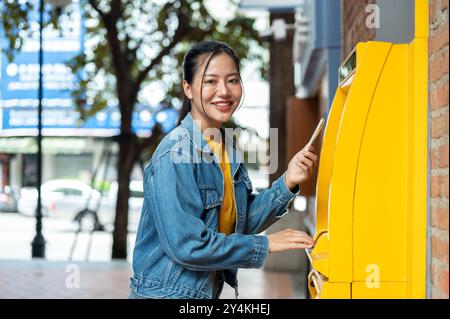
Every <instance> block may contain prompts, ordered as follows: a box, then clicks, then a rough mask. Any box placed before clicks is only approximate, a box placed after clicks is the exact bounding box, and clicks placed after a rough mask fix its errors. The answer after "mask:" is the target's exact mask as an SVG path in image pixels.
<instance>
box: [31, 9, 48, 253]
mask: <svg viewBox="0 0 450 319" xmlns="http://www.w3.org/2000/svg"><path fill="white" fill-rule="evenodd" d="M43 20H44V0H39V88H38V100H39V104H38V136H37V144H38V153H37V190H38V198H37V209H36V235H35V237H34V239H33V242H32V243H31V256H32V258H45V239H44V236H43V234H42V199H41V184H42V95H43V86H42V65H43V62H44V61H43V58H44V54H43V48H42V33H43V24H44V22H43Z"/></svg>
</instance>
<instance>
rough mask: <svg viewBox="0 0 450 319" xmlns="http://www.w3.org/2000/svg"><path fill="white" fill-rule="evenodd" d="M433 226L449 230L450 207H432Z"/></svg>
mask: <svg viewBox="0 0 450 319" xmlns="http://www.w3.org/2000/svg"><path fill="white" fill-rule="evenodd" d="M431 226H433V227H436V228H438V229H442V230H448V208H443V207H439V208H432V209H431Z"/></svg>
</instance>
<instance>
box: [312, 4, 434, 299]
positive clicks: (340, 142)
mask: <svg viewBox="0 0 450 319" xmlns="http://www.w3.org/2000/svg"><path fill="white" fill-rule="evenodd" d="M414 10H415V37H414V39H413V40H412V41H411V42H410V43H408V44H394V43H388V42H366V43H359V44H357V46H356V48H355V49H354V51H353V52H352V53H351V54H350V55H349V56H348V57H347V59H346V60H345V61H344V63H343V64H342V65H341V67H340V70H339V75H340V84H339V87H338V88H337V90H336V94H335V97H334V100H333V104H332V107H331V109H330V112H329V115H328V119H327V124H326V128H325V132H324V139H323V144H322V150H321V156H320V166H319V172H318V180H317V186H316V187H317V188H316V190H317V191H316V223H317V224H316V234H315V241H316V244H315V246H314V248H313V249H312V251H311V252H310V255H311V262H312V271H311V272H310V274H309V277H308V288H309V292H310V295H311V297H313V298H425V290H426V225H427V150H428V147H427V133H428V129H427V118H428V115H427V114H428V113H427V108H428V97H427V90H428V71H427V70H428V1H424V0H417V1H416V2H415V9H414Z"/></svg>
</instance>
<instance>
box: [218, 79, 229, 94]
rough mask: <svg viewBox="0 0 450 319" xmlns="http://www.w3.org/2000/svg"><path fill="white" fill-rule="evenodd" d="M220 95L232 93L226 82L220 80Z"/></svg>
mask: <svg viewBox="0 0 450 319" xmlns="http://www.w3.org/2000/svg"><path fill="white" fill-rule="evenodd" d="M217 93H218V94H219V95H220V96H229V95H230V89H229V88H228V86H227V85H226V83H223V82H219V87H218V92H217Z"/></svg>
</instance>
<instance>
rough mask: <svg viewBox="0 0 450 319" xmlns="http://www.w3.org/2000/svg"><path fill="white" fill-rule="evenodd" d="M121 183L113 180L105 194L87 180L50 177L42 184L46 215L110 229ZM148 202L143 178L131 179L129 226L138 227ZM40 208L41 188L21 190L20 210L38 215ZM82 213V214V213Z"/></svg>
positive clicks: (30, 214)
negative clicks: (38, 193) (38, 200)
mask: <svg viewBox="0 0 450 319" xmlns="http://www.w3.org/2000/svg"><path fill="white" fill-rule="evenodd" d="M117 189H118V186H117V182H112V183H111V185H110V188H109V191H108V192H107V193H106V194H104V195H102V194H101V193H100V192H99V191H97V190H95V189H93V188H92V187H91V186H89V185H87V184H86V183H84V182H82V181H78V180H62V179H59V180H50V181H47V182H45V183H43V184H42V186H41V192H42V193H41V196H42V211H43V214H44V216H48V217H61V218H67V219H74V220H75V221H76V222H78V223H79V224H80V225H81V224H82V223H83V224H86V226H84V225H83V226H80V227H82V228H83V229H88V228H90V227H94V228H95V229H97V230H101V229H104V227H103V226H105V225H106V226H107V229H108V230H112V229H111V227H110V226H111V225H113V224H114V219H115V207H116V200H117ZM143 201H144V191H143V185H142V181H131V182H130V198H129V225H130V228H131V229H135V228H136V227H137V224H138V223H139V217H140V213H141V209H142V205H143ZM36 207H37V189H36V188H35V187H24V188H22V189H21V191H20V199H19V204H18V211H19V212H20V213H21V214H24V215H29V216H34V215H35V212H36ZM97 207H98V209H97ZM80 213H81V214H80Z"/></svg>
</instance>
